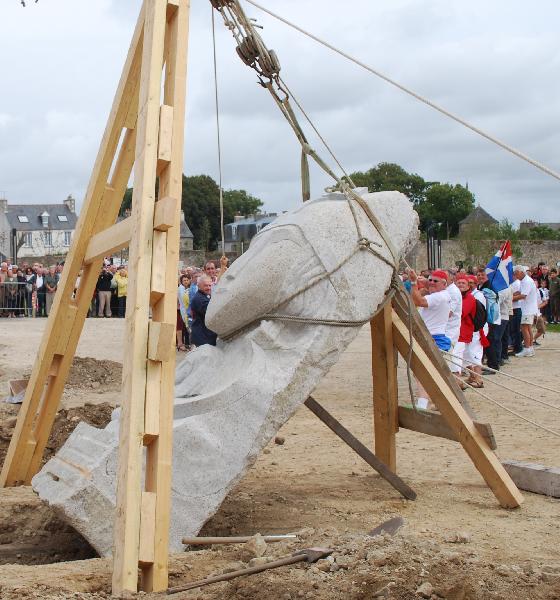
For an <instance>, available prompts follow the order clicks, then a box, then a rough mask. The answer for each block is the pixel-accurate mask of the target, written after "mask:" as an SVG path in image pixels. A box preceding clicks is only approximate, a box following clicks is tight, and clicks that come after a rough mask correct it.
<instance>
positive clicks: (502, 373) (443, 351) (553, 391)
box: [441, 350, 558, 395]
mask: <svg viewBox="0 0 560 600" xmlns="http://www.w3.org/2000/svg"><path fill="white" fill-rule="evenodd" d="M441 352H442V353H443V354H449V356H452V357H453V358H457V357H456V356H453V354H451V353H450V352H446V351H445V350H442V351H441ZM484 368H485V369H488V370H489V371H492V373H496V374H498V375H501V376H502V377H509V378H510V379H515V381H521V383H526V384H527V385H531V386H533V387H536V388H540V389H541V390H546V391H547V392H552V393H553V394H555V395H557V394H558V390H554V389H552V388H549V387H546V386H545V385H540V384H539V383H534V382H533V381H528V380H527V379H522V378H521V377H516V376H515V375H511V374H510V373H504V372H503V371H498V370H497V369H492V368H490V367H488V366H485V367H484Z"/></svg>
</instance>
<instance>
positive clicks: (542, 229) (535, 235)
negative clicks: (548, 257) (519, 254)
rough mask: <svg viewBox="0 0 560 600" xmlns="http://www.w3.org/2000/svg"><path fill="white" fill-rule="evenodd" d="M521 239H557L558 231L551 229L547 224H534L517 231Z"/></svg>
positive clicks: (559, 233) (558, 236)
mask: <svg viewBox="0 0 560 600" xmlns="http://www.w3.org/2000/svg"><path fill="white" fill-rule="evenodd" d="M519 236H520V237H519V239H522V240H558V239H560V232H558V231H555V230H554V229H551V228H550V227H549V226H548V225H534V226H533V227H531V228H529V229H521V230H520V231H519Z"/></svg>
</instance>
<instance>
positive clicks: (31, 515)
mask: <svg viewBox="0 0 560 600" xmlns="http://www.w3.org/2000/svg"><path fill="white" fill-rule="evenodd" d="M123 325H124V323H123V322H122V321H120V320H117V319H113V320H98V319H90V320H88V321H87V323H86V326H85V330H84V334H83V335H82V340H81V342H80V345H79V348H78V355H79V356H81V357H92V358H95V359H96V361H82V362H80V363H79V365H78V366H79V369H81V370H78V371H77V372H78V374H79V375H80V377H79V378H78V380H77V382H74V383H75V385H73V386H69V387H68V389H67V390H66V392H65V395H64V401H63V407H64V409H66V410H65V412H62V413H61V414H60V415H59V423H60V425H59V427H60V431H62V432H63V434H64V435H67V433H69V430H71V429H72V427H73V426H74V425H75V423H77V422H78V420H79V419H80V418H86V419H87V418H90V419H91V418H93V417H95V416H96V414H97V418H98V422H99V424H100V423H101V422H103V419H105V418H107V416H106V415H108V413H109V412H110V407H111V406H113V405H115V404H117V403H118V399H119V391H118V384H117V383H115V382H114V381H112V380H111V381H110V382H109V383H105V382H100V383H99V386H97V384H96V383H94V382H97V381H99V379H103V373H104V372H108V373H109V375H108V378H109V379H111V377H112V378H113V379H114V375H115V372H116V371H115V365H111V364H110V363H108V364H109V366H107V364H105V361H120V360H121V357H122V342H121V340H122V332H123ZM43 327H44V321H43V320H36V321H27V320H25V321H23V320H22V321H18V322H13V321H10V322H7V321H3V320H0V394H3V393H5V392H6V391H7V387H6V382H7V380H8V379H12V378H16V377H19V376H20V375H21V373H24V372H26V371H27V372H28V371H29V370H30V368H31V365H32V362H33V359H34V351H35V349H36V347H37V344H38V343H39V340H40V336H41V331H42V328H43ZM369 344H370V341H369V331H368V329H367V328H364V330H363V331H362V332H361V333H360V335H359V337H358V338H357V339H356V341H355V342H354V343H353V344H352V345H351V346H350V347H349V349H348V350H347V351H346V352H345V354H344V355H343V357H342V360H341V361H340V362H339V364H338V365H336V367H335V368H333V370H332V371H331V373H329V375H328V377H326V378H325V380H324V381H323V382H321V384H320V385H319V386H318V388H317V390H316V391H315V393H314V396H315V398H316V399H317V400H318V401H320V402H321V403H322V404H323V405H324V406H325V407H326V408H327V409H328V410H330V411H331V412H332V413H333V414H334V415H335V416H337V418H339V419H340V420H341V421H342V423H343V424H344V425H346V426H347V427H348V428H349V429H350V430H351V431H352V432H353V433H354V434H355V435H356V436H357V437H358V438H360V439H361V440H362V441H363V442H364V443H366V444H367V445H370V444H371V442H372V427H371V418H372V417H371V412H372V410H371V387H372V386H371V365H370V354H369ZM558 352H560V334H548V335H547V336H546V338H545V342H544V347H543V348H542V349H540V350H538V352H537V356H536V357H535V358H534V359H512V364H511V365H510V366H508V367H507V368H506V369H505V371H506V372H509V373H511V374H515V375H516V376H519V377H522V378H524V379H527V380H531V381H536V382H540V383H541V384H543V385H547V386H549V387H551V388H553V389H556V387H557V384H556V382H557V372H558V356H559V355H558ZM97 361H103V362H102V363H101V364H99V363H98V362H97ZM104 369H105V370H104ZM107 369H108V371H107ZM91 373H93V375H91ZM82 379H83V385H82V381H81V380H82ZM495 379H497V378H495ZM399 380H400V389H401V398H402V399H403V400H404V401H407V397H408V394H407V391H406V390H407V387H406V384H405V372H404V369H403V367H402V366H401V367H400V368H399ZM493 380H494V379H492V380H491V381H493ZM498 381H500V382H503V383H505V384H506V385H508V386H509V387H511V388H513V389H515V390H518V391H523V392H525V393H529V394H530V395H532V396H534V397H538V398H541V399H543V400H546V401H547V402H549V403H551V404H555V405H556V406H560V400H559V398H558V396H557V394H554V393H551V392H545V391H543V390H538V389H536V388H531V387H530V386H527V385H526V384H522V383H519V382H513V381H511V380H505V379H503V378H500V379H499V380H498ZM91 383H94V385H93V387H92V386H91ZM485 392H486V393H487V394H488V395H490V396H491V397H492V398H494V399H496V400H498V401H499V402H501V403H503V404H504V405H506V406H509V407H511V408H513V409H514V410H516V411H518V412H520V413H521V414H523V415H525V416H527V417H529V418H531V419H533V420H535V421H539V422H542V423H546V424H547V425H548V426H549V427H551V428H553V429H556V430H560V426H559V421H560V419H558V413H557V412H555V411H554V410H553V409H551V408H549V407H546V406H543V405H540V404H536V403H533V402H530V401H528V400H525V399H523V398H521V397H519V396H516V395H515V394H514V393H512V392H510V391H507V390H503V389H500V388H498V387H496V386H495V385H492V384H491V383H490V382H489V383H488V384H487V388H486V390H485ZM468 397H469V399H470V400H471V403H472V406H473V408H474V409H475V410H476V412H477V414H478V415H479V419H480V420H482V421H486V422H489V423H491V424H492V426H493V429H494V433H495V436H496V439H497V442H498V451H497V452H498V454H499V456H500V457H501V458H514V459H520V460H526V461H531V462H540V463H544V464H547V465H550V466H558V465H559V463H560V439H559V438H557V437H554V436H552V435H550V434H548V433H546V432H544V431H541V430H538V429H535V428H534V427H533V426H532V425H529V424H527V423H524V422H523V421H521V420H519V419H518V418H517V417H514V416H512V415H509V414H508V413H506V412H505V411H504V410H503V409H501V408H499V407H497V406H495V405H494V404H491V403H489V402H488V401H486V400H484V399H482V398H479V397H477V396H475V395H474V393H473V392H472V391H469V392H468ZM86 403H88V406H85V407H83V405H84V404H86ZM105 403H106V404H105ZM98 404H102V406H99V407H96V406H94V405H98ZM0 406H1V405H0ZM80 407H83V408H80ZM68 409H69V410H68ZM16 411H17V409H16V408H13V407H8V408H6V405H3V406H2V410H0V447H1V446H2V444H4V446H5V444H6V443H7V440H8V438H9V434H10V430H11V429H12V427H13V422H14V416H15V413H16ZM80 411H81V412H80ZM103 411H105V414H102V413H103ZM98 413H99V414H98ZM64 435H61V437H60V440H62V439H65V438H64ZM279 436H281V437H282V438H283V440H284V442H283V443H282V444H277V443H275V442H274V441H272V442H271V444H270V445H269V446H268V448H267V449H266V450H265V452H264V453H263V454H262V455H261V457H260V458H259V459H258V461H257V463H256V465H255V466H254V468H253V469H251V471H250V472H249V473H248V474H247V476H246V477H245V478H244V479H243V481H242V482H241V483H240V484H239V485H238V486H237V488H236V489H235V490H234V491H233V492H232V493H231V494H230V495H229V496H228V498H227V499H226V501H225V502H224V504H223V505H222V507H221V509H220V510H219V512H218V513H217V514H216V515H215V516H214V517H213V518H212V519H211V520H210V521H209V522H208V523H207V524H206V526H205V528H204V530H203V533H204V534H207V535H212V534H217V535H231V534H237V535H241V534H243V535H251V534H254V533H256V532H260V533H263V534H267V533H288V532H295V531H298V532H299V535H300V538H299V541H298V542H295V543H290V544H288V543H284V544H281V545H280V544H276V545H270V546H269V548H268V549H267V550H266V552H265V556H267V557H278V556H282V555H286V554H289V553H291V552H293V551H294V550H296V549H299V548H301V547H306V546H309V545H326V546H329V547H330V548H333V549H334V553H333V557H334V558H331V559H330V560H331V561H332V562H328V563H327V562H326V561H325V562H323V563H321V564H319V565H318V566H314V567H309V566H303V567H302V566H300V567H285V568H283V569H279V570H277V571H270V572H267V573H264V574H260V575H256V576H252V577H249V578H245V579H237V580H235V581H233V582H230V583H220V584H216V585H214V586H210V587H208V588H202V589H199V590H194V591H192V592H186V593H184V594H181V595H178V596H176V597H177V598H189V599H190V598H201V599H202V598H205V599H206V598H208V599H218V598H248V599H256V598H280V599H282V600H289V599H295V598H318V599H328V598H352V599H354V598H356V599H358V598H360V599H361V598H364V599H365V598H377V597H387V598H399V599H405V598H420V597H428V598H430V597H431V598H434V599H435V598H447V599H449V600H466V599H477V600H483V599H486V598H490V599H502V598H503V599H513V598H515V599H517V598H519V599H533V598H535V599H541V598H542V599H545V598H546V599H550V600H552V599H553V598H556V599H557V598H560V559H559V558H558V548H559V547H560V520H559V519H558V517H559V512H560V501H559V500H556V499H552V498H547V497H544V496H539V495H535V494H529V493H524V497H525V503H524V504H523V506H522V507H521V508H520V509H517V510H513V511H507V510H503V509H501V508H500V507H499V505H498V504H497V502H496V500H495V498H494V497H493V495H492V493H491V492H490V491H489V490H488V488H487V487H486V486H485V484H484V482H483V480H482V478H481V477H480V475H479V474H478V472H477V471H476V469H475V468H474V466H473V465H472V464H471V463H470V461H469V459H468V457H467V455H466V454H465V453H464V452H463V450H462V448H461V447H460V446H459V445H458V444H456V443H454V442H450V441H447V440H443V439H439V438H433V437H428V436H423V435H421V434H418V433H415V432H411V431H407V430H401V432H400V433H399V435H398V442H397V443H398V472H399V474H400V475H401V476H402V477H403V478H404V479H405V480H406V481H407V483H409V485H411V486H412V487H413V488H414V489H415V490H416V492H417V493H418V499H417V500H416V501H415V502H410V501H406V500H403V499H401V497H400V496H399V494H398V493H397V492H395V490H393V488H391V487H390V486H389V485H388V484H387V483H386V482H385V481H384V480H382V479H381V478H380V477H379V476H378V475H377V474H376V473H374V472H372V471H371V469H370V468H369V467H368V465H366V464H365V463H364V462H362V461H361V459H360V458H359V457H358V456H356V455H355V454H353V453H352V451H351V450H350V449H348V448H347V447H346V446H345V445H344V444H342V443H341V442H339V441H338V439H337V438H335V437H334V436H333V434H332V433H331V432H330V431H329V430H328V429H327V428H326V427H325V426H324V425H323V424H322V423H321V422H320V421H319V420H318V419H317V418H316V417H315V416H314V415H313V414H311V413H310V412H309V411H308V410H307V409H306V408H305V407H302V408H301V409H300V410H299V411H298V412H297V413H296V415H295V416H294V417H293V418H292V419H291V420H290V421H289V422H288V423H287V424H286V425H285V426H284V427H283V428H282V430H281V431H280V432H279ZM3 440H4V441H3ZM60 440H58V441H56V440H55V441H54V442H53V449H54V447H56V445H57V444H58V443H60ZM397 515H400V516H402V517H403V519H404V522H405V525H404V527H403V528H402V529H401V530H400V531H399V533H398V534H397V535H396V536H395V537H381V538H379V537H376V538H371V537H368V536H367V535H366V534H367V532H368V531H369V530H371V529H372V528H373V527H375V526H376V525H377V524H379V523H381V522H383V521H384V520H386V519H388V518H390V517H394V516H397ZM53 536H55V542H56V543H55V544H54V545H53ZM56 536H58V537H56ZM458 539H459V540H462V541H463V542H465V543H457V540H458ZM18 545H19V546H18ZM88 556H91V549H90V548H89V546H88V545H87V543H86V542H85V540H83V539H82V538H81V537H80V536H79V535H78V534H76V533H75V532H72V531H71V530H69V529H68V528H67V527H66V526H65V525H64V523H62V522H61V521H60V520H59V519H58V518H57V517H56V515H54V514H53V513H52V511H51V510H50V509H49V508H48V507H45V506H43V505H42V503H40V501H38V500H37V498H36V497H35V495H34V494H33V492H32V491H31V490H30V489H29V488H17V489H8V490H1V491H0V563H11V564H4V566H0V597H1V598H9V599H11V598H14V599H15V598H71V597H76V598H97V597H106V596H107V595H108V594H109V592H110V565H109V564H108V562H107V561H104V560H101V559H89V560H77V559H83V558H86V557H88ZM2 557H3V559H2ZM246 558H247V557H246V556H245V555H244V554H243V552H242V549H241V548H240V547H238V546H237V547H228V548H221V547H220V548H216V547H214V548H212V549H208V550H198V551H196V550H194V549H189V551H187V552H186V553H184V554H179V555H175V556H173V557H172V560H171V563H170V573H171V577H170V584H171V585H180V584H181V583H185V582H187V581H190V580H193V579H197V578H200V577H205V576H207V575H209V574H215V573H218V572H221V571H222V570H223V569H227V568H232V565H233V566H235V565H237V563H239V561H240V560H242V559H246ZM58 561H70V562H58ZM17 563H26V564H17ZM40 563H50V564H40ZM145 597H147V596H145Z"/></svg>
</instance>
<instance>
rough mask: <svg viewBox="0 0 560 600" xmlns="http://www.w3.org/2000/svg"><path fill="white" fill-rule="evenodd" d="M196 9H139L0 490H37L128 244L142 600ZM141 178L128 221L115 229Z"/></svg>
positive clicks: (130, 579)
mask: <svg viewBox="0 0 560 600" xmlns="http://www.w3.org/2000/svg"><path fill="white" fill-rule="evenodd" d="M189 8H190V5H189V0H144V3H143V6H142V9H141V12H140V16H139V18H138V22H137V25H136V29H135V31H134V35H133V38H132V43H131V46H130V50H129V53H128V57H127V59H126V62H125V66H124V69H123V74H122V76H121V80H120V83H119V86H118V89H117V92H116V95H115V100H114V103H113V107H112V110H111V113H110V116H109V119H108V123H107V126H106V129H105V133H104V136H103V139H102V142H101V146H100V149H99V153H98V156H97V159H96V162H95V165H94V168H93V173H92V176H91V180H90V183H89V186H88V189H87V192H86V197H85V200H84V205H83V208H82V211H81V214H80V218H79V220H78V225H77V228H76V232H75V236H74V241H73V243H72V247H71V249H70V252H69V254H68V257H67V260H66V263H65V268H64V271H63V275H62V279H61V281H60V283H59V286H58V292H57V294H56V297H55V301H54V304H53V307H52V311H51V314H50V315H49V319H48V322H47V327H46V330H45V333H44V335H43V339H42V342H41V345H40V348H39V352H38V356H37V360H36V361H35V364H34V368H33V372H32V374H31V379H30V381H29V384H28V386H27V390H26V395H25V399H24V401H23V404H22V407H21V410H20V413H19V416H18V420H17V424H16V428H15V431H14V435H13V438H12V440H11V443H10V446H9V449H8V453H7V455H6V459H5V462H4V466H3V469H2V472H1V475H0V485H1V486H13V485H20V484H29V483H30V482H31V479H32V477H33V476H34V475H35V474H36V473H37V471H38V470H39V467H40V465H41V460H42V457H43V452H44V449H45V446H46V443H47V440H48V437H49V434H50V432H51V429H52V425H53V422H54V418H55V415H56V412H57V410H58V406H59V403H60V398H61V396H62V391H63V388H64V384H65V381H66V379H67V376H68V372H69V370H70V366H71V364H72V360H73V357H74V353H75V351H76V346H77V343H78V340H79V337H80V334H81V331H82V328H83V325H84V321H85V318H86V315H87V311H88V308H89V305H90V300H91V297H92V294H93V291H94V289H95V285H96V282H97V278H98V275H99V270H100V268H101V265H102V261H103V257H104V256H106V255H108V254H110V253H111V252H114V251H116V250H119V249H121V248H124V247H126V246H129V248H130V251H129V283H128V298H127V313H126V327H127V338H126V339H127V348H126V351H125V353H124V364H123V394H122V413H121V421H120V447H119V467H118V480H117V505H116V511H115V527H114V558H113V560H114V567H113V593H114V594H115V595H121V594H122V593H123V592H126V591H133V592H134V591H136V590H137V588H138V568H140V570H141V573H142V579H141V588H142V589H143V590H145V591H162V590H165V589H166V588H167V579H168V570H167V562H168V535H169V534H168V530H169V508H170V490H171V453H172V420H173V398H174V393H173V387H174V371H175V353H174V352H173V346H174V337H175V319H176V285H177V281H176V277H177V264H178V258H179V256H178V253H179V222H180V221H179V215H180V199H181V185H182V166H183V141H184V140H183V136H184V115H185V88H186V59H187V43H188V22H189ZM162 84H163V85H162ZM162 89H163V98H162ZM133 167H134V193H133V201H132V215H131V216H130V217H129V218H126V219H124V220H122V221H120V222H118V223H116V224H115V221H116V220H117V216H118V213H119V208H120V206H121V201H122V198H123V194H124V191H125V189H126V186H127V183H128V180H129V177H130V174H131V172H132V168H133ZM156 177H159V199H158V200H157V201H156V199H155V182H156ZM81 269H83V273H82V277H81V280H80V286H79V289H78V292H77V295H76V297H75V298H73V292H74V286H75V282H76V278H77V276H78V273H79V272H80V270H81ZM404 302H406V300H404V301H403V297H402V294H399V293H397V294H396V295H395V296H394V298H393V308H391V305H390V304H386V305H385V307H384V308H383V310H381V311H380V312H379V314H378V315H377V316H376V317H375V318H374V319H373V321H372V332H373V333H374V340H375V343H374V344H372V364H373V372H374V413H375V418H374V428H375V449H376V454H377V455H378V457H379V458H381V459H382V460H383V462H384V463H386V465H388V466H389V467H390V468H391V469H392V470H395V467H396V458H395V457H396V451H395V433H396V431H397V429H398V426H399V408H398V404H397V387H396V385H397V384H396V362H395V349H398V351H399V352H400V353H401V354H402V355H403V356H407V354H408V349H409V340H408V330H407V328H406V326H405V325H404V323H403V321H406V318H407V316H406V315H407V313H406V308H405V304H404ZM150 313H151V317H150ZM413 316H414V345H413V353H412V369H413V370H414V372H415V373H416V375H417V377H418V378H419V379H420V381H421V382H422V384H423V385H424V387H425V388H426V390H427V391H428V392H429V394H430V396H431V397H432V399H433V400H434V402H435V403H436V405H437V406H438V408H439V410H440V412H441V415H442V416H443V418H444V419H445V420H446V421H447V426H448V428H449V429H450V430H451V433H449V432H448V434H447V435H448V436H453V439H457V440H458V441H460V442H461V443H462V444H463V446H464V448H465V450H466V451H467V453H468V454H469V456H470V457H471V459H472V460H473V462H474V463H475V466H476V467H477V468H478V469H479V471H480V472H481V474H482V475H483V477H484V479H485V480H486V482H487V483H488V485H489V486H490V487H491V488H492V490H493V491H494V493H495V495H496V496H497V498H498V500H499V502H500V504H501V505H502V506H506V507H514V506H518V505H519V504H520V502H521V501H522V498H521V496H520V494H519V492H518V491H517V489H516V488H515V485H514V484H513V482H512V481H511V479H510V478H509V476H508V475H507V473H506V472H505V470H504V469H503V467H502V466H501V464H500V463H499V461H498V459H497V458H496V456H495V455H494V453H493V452H492V450H491V449H490V447H489V446H488V444H487V443H486V441H485V440H484V437H483V436H482V435H481V434H480V432H479V431H478V429H477V428H476V426H475V424H474V423H473V422H472V420H471V419H470V417H469V415H468V414H467V413H466V412H465V410H464V409H463V407H462V406H461V403H460V400H461V397H462V394H461V392H460V390H459V389H458V388H457V386H456V384H455V383H454V381H453V378H452V377H451V375H450V374H449V372H448V369H447V367H446V365H445V364H442V363H443V359H442V358H441V357H440V356H439V355H437V352H435V350H434V348H433V347H432V346H433V344H432V346H430V343H431V340H428V339H427V338H426V336H425V332H424V331H423V330H422V324H421V323H419V322H418V320H417V314H415V315H413ZM401 426H403V423H402V422H401ZM412 428H414V427H412ZM144 451H145V465H144V463H143V456H144ZM142 482H144V483H143V486H142Z"/></svg>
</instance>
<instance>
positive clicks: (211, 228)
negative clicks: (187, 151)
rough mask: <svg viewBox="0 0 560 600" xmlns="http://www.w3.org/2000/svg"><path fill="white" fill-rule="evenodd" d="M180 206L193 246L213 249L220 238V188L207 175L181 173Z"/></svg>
mask: <svg viewBox="0 0 560 600" xmlns="http://www.w3.org/2000/svg"><path fill="white" fill-rule="evenodd" d="M181 207H182V208H183V210H184V211H185V221H186V222H187V225H188V226H189V227H190V229H191V231H192V233H193V236H194V242H195V246H196V247H197V248H200V249H202V250H214V249H215V248H216V247H217V241H218V240H219V239H220V237H221V235H220V190H219V188H218V184H217V183H216V182H215V181H214V180H213V179H212V177H210V176H209V175H192V176H190V177H186V176H185V175H183V194H182V198H181Z"/></svg>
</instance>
